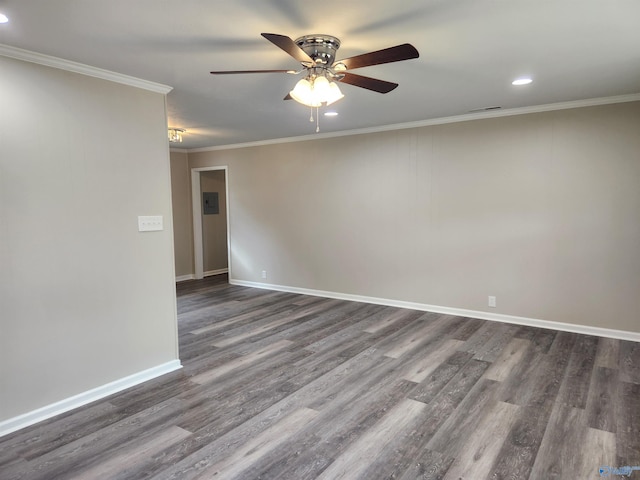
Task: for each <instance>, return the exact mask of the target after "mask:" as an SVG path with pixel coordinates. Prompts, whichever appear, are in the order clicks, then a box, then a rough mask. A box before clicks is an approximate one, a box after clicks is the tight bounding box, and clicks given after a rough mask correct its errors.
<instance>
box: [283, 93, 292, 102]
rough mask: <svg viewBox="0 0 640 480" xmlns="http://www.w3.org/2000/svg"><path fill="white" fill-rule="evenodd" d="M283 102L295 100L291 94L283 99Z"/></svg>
mask: <svg viewBox="0 0 640 480" xmlns="http://www.w3.org/2000/svg"><path fill="white" fill-rule="evenodd" d="M283 100H293V97H292V96H291V94H290V93H287V96H286V97H284V98H283Z"/></svg>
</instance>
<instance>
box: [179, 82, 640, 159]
mask: <svg viewBox="0 0 640 480" xmlns="http://www.w3.org/2000/svg"><path fill="white" fill-rule="evenodd" d="M637 101H640V93H634V94H629V95H618V96H614V97H600V98H588V99H584V100H573V101H569V102H559V103H549V104H545V105H533V106H530V107H518V108H509V109H505V110H491V111H487V112H477V113H466V114H463V115H454V116H451V117H441V118H433V119H429V120H419V121H416V122H408V123H396V124H393V125H383V126H380V127H369V128H361V129H354V130H344V131H341V132H327V133H316V134H311V135H302V136H299V137H286V138H276V139H272V140H260V141H256V142H247V143H236V144H230V145H218V146H215V147H202V148H192V149H188V150H187V151H188V152H189V153H200V152H213V151H216V150H231V149H235V148H249V147H261V146H265V145H277V144H281V143H294V142H307V141H310V140H322V139H325V138H335V137H346V136H352V135H364V134H368V133H379V132H389V131H393V130H407V129H411V128H421V127H430V126H434V125H445V124H448V123H460V122H469V121H472V120H483V119H487V118H497V117H510V116H514V115H528V114H531V113H541V112H552V111H555V110H568V109H571V108H582V107H595V106H599V105H610V104H615V103H628V102H637Z"/></svg>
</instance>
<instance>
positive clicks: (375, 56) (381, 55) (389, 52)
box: [334, 43, 420, 70]
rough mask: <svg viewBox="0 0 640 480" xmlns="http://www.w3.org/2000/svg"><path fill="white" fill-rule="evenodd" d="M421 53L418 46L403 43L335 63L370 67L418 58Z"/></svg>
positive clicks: (348, 66)
mask: <svg viewBox="0 0 640 480" xmlns="http://www.w3.org/2000/svg"><path fill="white" fill-rule="evenodd" d="M419 56H420V54H419V53H418V50H416V48H415V47H414V46H413V45H411V44H409V43H403V44H402V45H396V46H395V47H389V48H385V49H382V50H376V51H375V52H369V53H363V54H362V55H356V56H355V57H350V58H345V59H344V60H340V61H338V62H335V63H334V67H335V65H338V64H342V65H344V66H345V67H346V68H347V70H353V69H354V68H362V67H368V66H371V65H380V64H383V63H392V62H401V61H402V60H410V59H412V58H418V57H419Z"/></svg>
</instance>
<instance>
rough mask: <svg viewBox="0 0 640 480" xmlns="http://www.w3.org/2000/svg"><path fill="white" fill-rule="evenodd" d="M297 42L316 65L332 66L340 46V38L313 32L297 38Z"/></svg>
mask: <svg viewBox="0 0 640 480" xmlns="http://www.w3.org/2000/svg"><path fill="white" fill-rule="evenodd" d="M295 44H296V45H298V46H299V47H300V48H301V49H302V50H303V51H304V53H306V54H307V55H309V56H310V57H311V58H312V59H313V61H314V62H315V64H316V65H318V66H323V67H325V68H329V67H331V65H333V62H334V60H335V58H336V52H337V51H338V49H339V48H340V40H338V39H337V38H336V37H333V36H331V35H323V34H313V35H305V36H303V37H300V38H297V39H296V40H295Z"/></svg>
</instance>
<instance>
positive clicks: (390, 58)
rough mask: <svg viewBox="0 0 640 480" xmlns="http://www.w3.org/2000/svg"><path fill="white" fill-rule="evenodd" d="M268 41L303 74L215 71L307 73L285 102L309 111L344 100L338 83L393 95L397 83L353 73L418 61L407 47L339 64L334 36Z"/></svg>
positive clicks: (274, 36)
mask: <svg viewBox="0 0 640 480" xmlns="http://www.w3.org/2000/svg"><path fill="white" fill-rule="evenodd" d="M261 35H262V36H263V37H264V38H266V39H267V40H269V41H270V42H271V43H273V44H274V45H275V46H277V47H279V48H281V49H282V50H284V51H285V52H286V53H288V54H289V55H291V56H292V57H293V58H295V59H296V60H297V61H298V62H300V64H301V65H302V69H301V70H231V71H214V72H211V73H212V74H214V75H228V74H236V73H289V74H294V75H296V74H300V73H305V78H303V79H302V80H300V81H299V82H298V83H297V84H296V86H295V87H294V89H293V90H291V92H289V94H288V95H287V96H286V97H285V98H284V99H285V100H289V99H294V100H296V101H297V102H299V103H302V104H303V105H307V106H309V107H320V106H323V105H330V104H332V103H334V102H336V101H338V100H340V99H341V98H343V97H344V95H342V92H340V89H339V88H338V86H337V83H336V82H342V83H347V84H349V85H354V86H356V87H360V88H365V89H367V90H371V91H374V92H378V93H389V92H390V91H391V90H393V89H394V88H396V87H397V86H398V84H397V83H393V82H387V81H385V80H379V79H377V78H371V77H365V76H362V75H356V74H355V73H351V72H350V70H355V69H356V68H362V67H369V66H372V65H381V64H384V63H392V62H399V61H402V60H409V59H412V58H418V57H419V54H418V51H417V50H416V49H415V47H414V46H413V45H410V44H408V43H404V44H402V45H396V46H395V47H389V48H385V49H383V50H377V51H375V52H369V53H364V54H362V55H356V56H355V57H350V58H345V59H343V60H339V61H335V58H336V52H337V51H338V49H339V48H340V40H339V39H337V38H336V37H333V36H331V35H318V34H314V35H304V36H302V37H300V38H298V39H296V40H292V39H291V38H289V37H287V36H285V35H278V34H276V33H262V34H261Z"/></svg>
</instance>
